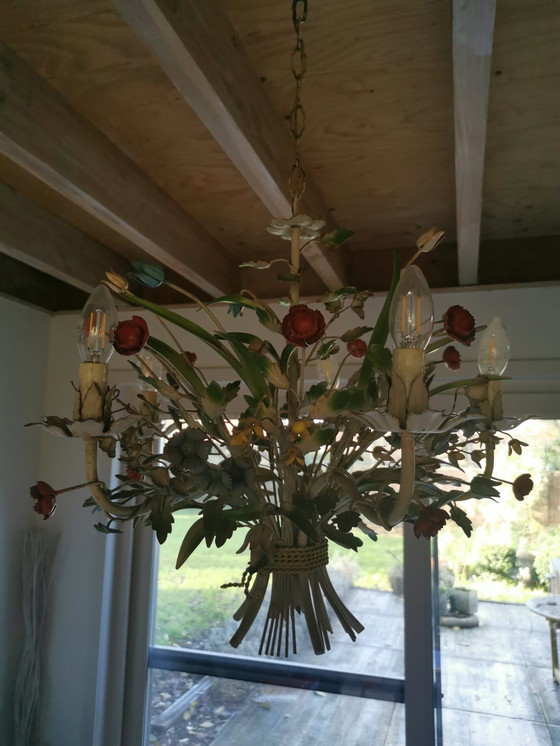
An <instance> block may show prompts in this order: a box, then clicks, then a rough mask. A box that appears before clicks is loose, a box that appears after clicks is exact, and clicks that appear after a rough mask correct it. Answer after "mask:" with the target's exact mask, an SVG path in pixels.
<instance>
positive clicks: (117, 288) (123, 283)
mask: <svg viewBox="0 0 560 746" xmlns="http://www.w3.org/2000/svg"><path fill="white" fill-rule="evenodd" d="M105 277H106V278H107V279H106V280H103V284H104V285H107V287H108V288H109V289H110V290H112V291H113V292H114V293H125V292H126V291H127V290H128V280H127V279H126V277H123V276H122V275H117V274H116V273H115V272H105Z"/></svg>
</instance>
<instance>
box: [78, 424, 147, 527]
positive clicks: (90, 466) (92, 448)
mask: <svg viewBox="0 0 560 746" xmlns="http://www.w3.org/2000/svg"><path fill="white" fill-rule="evenodd" d="M84 456H85V471H86V479H87V481H88V482H93V484H90V485H89V491H90V492H91V496H92V497H93V499H94V500H95V502H96V503H97V505H98V506H99V507H100V508H101V510H103V511H104V512H105V513H106V515H107V516H108V517H113V516H116V517H118V518H132V517H133V516H134V515H136V514H138V513H139V512H140V506H131V505H129V506H127V505H114V504H113V503H112V502H111V500H110V499H109V498H108V497H107V495H106V494H105V492H104V491H103V489H102V488H101V487H100V484H101V483H100V482H99V477H98V476H97V441H96V440H94V439H93V438H84Z"/></svg>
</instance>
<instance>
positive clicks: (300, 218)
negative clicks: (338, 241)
mask: <svg viewBox="0 0 560 746" xmlns="http://www.w3.org/2000/svg"><path fill="white" fill-rule="evenodd" d="M294 226H295V227H298V228H299V230H300V237H301V238H302V239H303V240H304V241H309V240H311V239H313V238H317V236H318V235H319V234H320V232H321V231H322V230H323V228H324V227H325V221H324V220H312V219H311V218H310V217H309V215H294V217H293V218H272V220H271V221H270V225H269V226H268V228H267V229H266V230H267V231H268V232H269V233H272V235H273V236H280V238H283V239H284V240H285V241H290V240H291V238H292V228H293V227H294Z"/></svg>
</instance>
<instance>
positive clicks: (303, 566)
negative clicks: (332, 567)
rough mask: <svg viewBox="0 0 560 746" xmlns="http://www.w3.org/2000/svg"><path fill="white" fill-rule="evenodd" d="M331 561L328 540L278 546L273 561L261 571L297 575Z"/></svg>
mask: <svg viewBox="0 0 560 746" xmlns="http://www.w3.org/2000/svg"><path fill="white" fill-rule="evenodd" d="M328 563H329V545H328V543H327V542H326V541H324V542H321V543H320V544H311V545H308V546H305V547H278V548H277V549H276V551H275V552H274V557H273V558H272V562H271V563H270V564H268V565H265V566H264V567H263V568H261V570H259V572H274V573H276V574H277V575H297V574H298V573H302V572H310V571H311V570H316V569H317V568H319V567H325V566H326V565H328Z"/></svg>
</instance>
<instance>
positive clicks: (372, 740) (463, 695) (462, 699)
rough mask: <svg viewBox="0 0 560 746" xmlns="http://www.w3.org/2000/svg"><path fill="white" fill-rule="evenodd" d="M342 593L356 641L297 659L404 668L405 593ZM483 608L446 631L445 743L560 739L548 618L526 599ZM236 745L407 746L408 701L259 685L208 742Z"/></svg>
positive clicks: (552, 744) (559, 742) (464, 745)
mask: <svg viewBox="0 0 560 746" xmlns="http://www.w3.org/2000/svg"><path fill="white" fill-rule="evenodd" d="M345 601H346V602H347V603H348V606H349V607H350V608H351V609H352V610H353V611H354V612H355V613H356V615H357V616H358V617H359V618H361V620H362V621H363V622H364V624H366V631H365V632H364V633H362V634H361V635H360V636H359V642H358V643H356V644H353V643H351V642H345V641H343V639H342V637H341V635H336V637H335V641H334V645H333V650H332V651H331V653H329V654H327V655H326V656H322V657H321V658H319V659H317V658H315V657H314V656H312V655H310V656H309V657H307V655H306V654H305V653H303V654H302V655H301V656H298V658H299V660H300V661H301V662H313V663H318V664H320V665H325V666H329V667H332V668H337V669H341V670H342V669H350V670H354V671H364V672H368V673H371V674H376V675H383V676H403V670H404V666H403V652H402V626H403V621H402V600H401V599H399V598H398V597H396V596H393V595H392V594H390V593H383V592H378V591H364V590H352V591H350V593H349V594H348V596H347V597H346V598H345ZM478 616H479V618H480V626H479V627H476V628H473V629H450V628H442V629H441V663H442V681H443V708H444V709H443V735H444V744H445V746H496V745H497V746H501V745H502V744H504V746H525V744H527V746H560V693H559V687H558V685H556V684H555V683H554V682H553V678H552V672H551V662H550V642H549V632H548V625H547V623H546V621H545V620H544V619H540V618H539V617H537V616H536V615H534V614H531V613H530V612H529V610H528V609H527V608H526V607H525V606H518V605H514V604H499V603H487V602H482V603H480V604H479V611H478ZM389 630H390V631H391V633H392V637H391V643H390V644H389V643H387V642H386V640H387V633H388V632H389ZM395 633H396V634H395ZM339 638H340V639H339ZM234 744H235V745H236V746H237V745H239V746H304V744H305V746H405V733H404V706H403V705H399V704H392V703H388V702H381V701H376V700H364V699H359V698H356V697H351V696H344V695H333V694H323V693H319V692H313V691H302V690H298V689H288V688H282V687H274V686H255V689H254V690H253V692H252V694H251V696H250V697H248V698H247V699H246V701H245V702H244V704H243V705H242V706H241V707H240V709H239V710H238V712H237V713H236V714H235V715H234V716H233V718H231V719H230V720H229V722H228V724H227V728H225V729H224V730H222V731H221V732H220V733H219V734H218V736H217V738H216V739H215V740H214V742H213V744H212V746H233V745H234Z"/></svg>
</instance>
